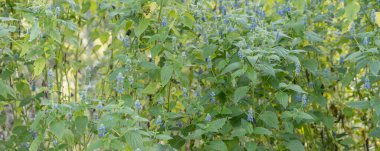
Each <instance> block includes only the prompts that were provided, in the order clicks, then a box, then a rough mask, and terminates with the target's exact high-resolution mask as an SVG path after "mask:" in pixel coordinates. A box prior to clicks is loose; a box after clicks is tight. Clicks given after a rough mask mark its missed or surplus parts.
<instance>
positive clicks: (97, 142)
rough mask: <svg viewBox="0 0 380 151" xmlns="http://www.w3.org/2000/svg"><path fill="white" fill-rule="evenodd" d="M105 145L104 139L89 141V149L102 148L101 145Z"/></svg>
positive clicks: (91, 150) (89, 150)
mask: <svg viewBox="0 0 380 151" xmlns="http://www.w3.org/2000/svg"><path fill="white" fill-rule="evenodd" d="M102 146H103V142H102V140H99V139H98V140H94V141H91V142H90V143H89V145H88V147H87V149H86V150H87V151H93V150H95V149H98V148H100V147H102Z"/></svg>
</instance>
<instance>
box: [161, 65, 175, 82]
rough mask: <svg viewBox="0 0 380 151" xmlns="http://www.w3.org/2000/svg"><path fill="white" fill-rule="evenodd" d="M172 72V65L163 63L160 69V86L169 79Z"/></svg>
mask: <svg viewBox="0 0 380 151" xmlns="http://www.w3.org/2000/svg"><path fill="white" fill-rule="evenodd" d="M172 74H173V66H171V65H165V66H164V67H162V69H161V84H162V86H165V85H166V84H168V82H169V81H170V78H171V77H172Z"/></svg>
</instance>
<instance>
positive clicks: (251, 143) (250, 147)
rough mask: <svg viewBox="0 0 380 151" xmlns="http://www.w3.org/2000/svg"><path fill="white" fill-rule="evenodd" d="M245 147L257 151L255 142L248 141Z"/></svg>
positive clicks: (249, 150)
mask: <svg viewBox="0 0 380 151" xmlns="http://www.w3.org/2000/svg"><path fill="white" fill-rule="evenodd" d="M245 149H247V151H256V149H257V144H256V143H255V142H248V143H247V144H246V146H245Z"/></svg>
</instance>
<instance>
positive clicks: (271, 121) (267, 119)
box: [259, 111, 279, 129]
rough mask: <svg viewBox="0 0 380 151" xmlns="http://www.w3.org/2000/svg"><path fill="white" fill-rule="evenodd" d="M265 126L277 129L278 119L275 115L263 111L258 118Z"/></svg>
mask: <svg viewBox="0 0 380 151" xmlns="http://www.w3.org/2000/svg"><path fill="white" fill-rule="evenodd" d="M259 118H260V119H261V120H262V121H263V122H264V123H265V124H266V125H267V126H269V127H272V128H275V129H278V128H279V127H278V119H277V115H276V113H274V112H272V111H265V112H264V113H262V114H261V115H260V117H259Z"/></svg>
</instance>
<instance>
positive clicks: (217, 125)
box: [207, 118, 227, 132]
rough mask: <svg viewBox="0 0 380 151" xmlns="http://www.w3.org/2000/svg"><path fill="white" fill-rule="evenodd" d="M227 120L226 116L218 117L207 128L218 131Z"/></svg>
mask: <svg viewBox="0 0 380 151" xmlns="http://www.w3.org/2000/svg"><path fill="white" fill-rule="evenodd" d="M226 121H227V119H226V118H222V119H217V120H215V121H212V122H210V124H209V125H208V127H207V130H208V131H211V132H218V130H219V129H221V128H222V127H223V125H224V124H225V123H226Z"/></svg>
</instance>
